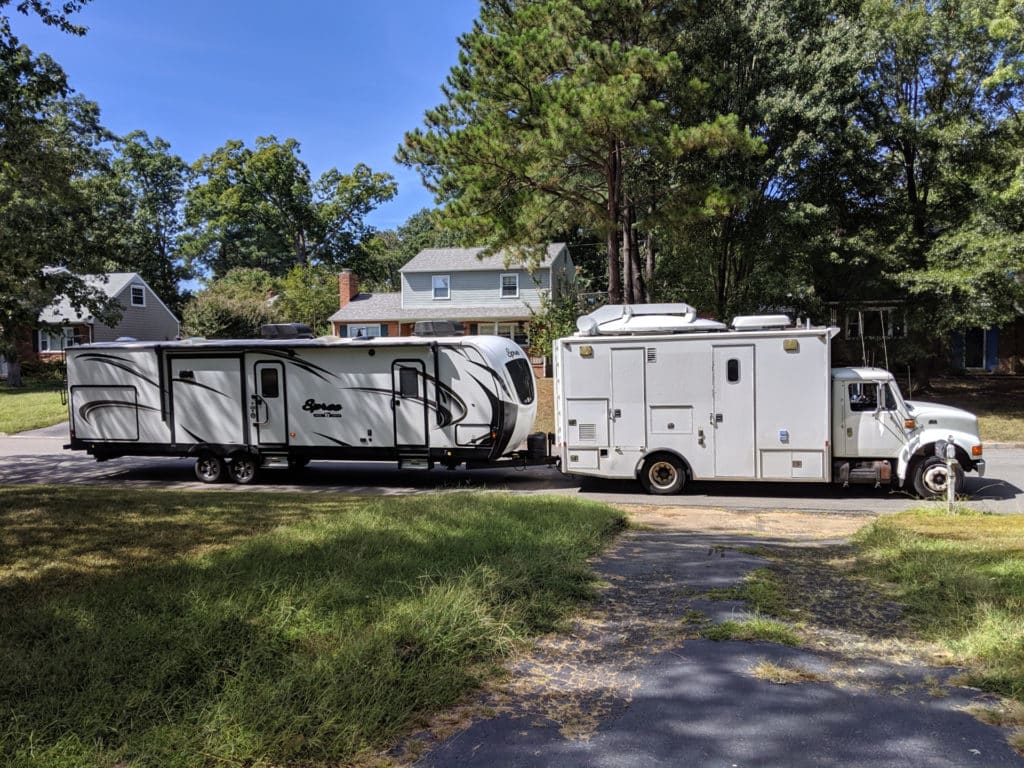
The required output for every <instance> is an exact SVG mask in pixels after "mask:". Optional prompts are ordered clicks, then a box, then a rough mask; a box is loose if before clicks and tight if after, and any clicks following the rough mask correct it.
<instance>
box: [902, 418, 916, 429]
mask: <svg viewBox="0 0 1024 768" xmlns="http://www.w3.org/2000/svg"><path fill="white" fill-rule="evenodd" d="M903 426H904V427H906V428H907V429H913V428H914V427H916V426H917V422H916V421H914V419H906V420H905V421H904V422H903Z"/></svg>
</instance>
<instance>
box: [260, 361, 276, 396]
mask: <svg viewBox="0 0 1024 768" xmlns="http://www.w3.org/2000/svg"><path fill="white" fill-rule="evenodd" d="M280 392H281V389H280V386H279V384H278V380H277V368H260V395H261V396H263V398H265V399H266V398H274V397H278V396H279V395H280Z"/></svg>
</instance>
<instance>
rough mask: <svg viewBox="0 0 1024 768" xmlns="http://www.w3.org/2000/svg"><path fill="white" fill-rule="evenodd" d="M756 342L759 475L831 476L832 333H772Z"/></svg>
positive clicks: (783, 477) (781, 477)
mask: <svg viewBox="0 0 1024 768" xmlns="http://www.w3.org/2000/svg"><path fill="white" fill-rule="evenodd" d="M757 345H758V350H757V352H758V357H757V405H758V409H757V433H756V439H757V448H758V459H759V464H760V467H759V470H760V473H759V476H760V477H761V478H763V479H765V480H817V481H825V480H827V479H828V477H829V473H828V471H827V470H828V446H829V440H830V421H829V387H830V378H831V377H830V367H829V362H830V361H829V356H830V355H829V345H828V339H827V337H826V336H825V335H823V334H816V335H811V334H804V335H799V336H798V335H795V334H794V335H793V336H786V337H783V336H779V335H773V336H770V337H768V338H764V339H761V340H759V341H758V342H757Z"/></svg>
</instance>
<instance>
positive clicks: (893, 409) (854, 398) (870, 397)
mask: <svg viewBox="0 0 1024 768" xmlns="http://www.w3.org/2000/svg"><path fill="white" fill-rule="evenodd" d="M842 386H843V390H842V393H841V394H842V404H843V422H842V424H841V427H840V428H841V429H843V435H844V438H845V448H846V450H845V452H844V454H843V455H844V456H847V457H850V458H856V457H862V458H873V459H885V458H893V457H895V456H898V455H899V452H900V449H901V448H902V447H903V444H904V443H905V442H906V439H907V438H906V435H905V434H904V432H903V423H902V418H903V417H902V416H900V414H899V413H898V411H897V405H896V397H895V396H894V395H893V393H892V391H891V390H890V389H889V385H888V384H887V383H885V382H878V381H854V382H842Z"/></svg>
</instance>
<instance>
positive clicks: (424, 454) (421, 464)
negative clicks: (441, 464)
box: [398, 449, 434, 469]
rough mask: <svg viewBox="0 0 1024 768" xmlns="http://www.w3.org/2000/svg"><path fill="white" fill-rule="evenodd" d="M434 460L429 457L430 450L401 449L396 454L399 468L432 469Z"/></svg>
mask: <svg viewBox="0 0 1024 768" xmlns="http://www.w3.org/2000/svg"><path fill="white" fill-rule="evenodd" d="M433 467H434V462H433V460H432V459H431V458H430V451H429V450H427V449H424V450H421V451H402V452H401V453H399V454H398V468H399V469H433Z"/></svg>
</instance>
